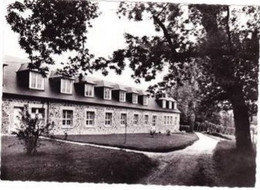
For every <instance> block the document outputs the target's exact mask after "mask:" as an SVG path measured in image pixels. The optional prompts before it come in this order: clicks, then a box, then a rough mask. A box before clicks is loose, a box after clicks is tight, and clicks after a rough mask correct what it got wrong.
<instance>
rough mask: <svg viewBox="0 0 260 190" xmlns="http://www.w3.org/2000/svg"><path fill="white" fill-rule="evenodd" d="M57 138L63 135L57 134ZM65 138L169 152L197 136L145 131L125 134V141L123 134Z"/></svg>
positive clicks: (185, 145)
mask: <svg viewBox="0 0 260 190" xmlns="http://www.w3.org/2000/svg"><path fill="white" fill-rule="evenodd" d="M58 138H63V137H62V136H58ZM67 140H71V141H76V142H87V143H92V144H98V145H106V146H113V147H119V148H128V149H133V150H141V151H149V152H170V151H174V150H180V149H183V148H185V147H187V146H189V145H191V144H193V143H194V142H195V141H196V140H198V137H197V135H196V134H194V133H175V134H172V135H171V136H167V135H166V134H157V135H155V136H154V137H151V135H150V134H148V133H147V134H127V137H126V143H125V135H124V134H109V135H69V136H68V137H67Z"/></svg>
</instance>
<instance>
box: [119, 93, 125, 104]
mask: <svg viewBox="0 0 260 190" xmlns="http://www.w3.org/2000/svg"><path fill="white" fill-rule="evenodd" d="M125 94H126V93H125V92H124V91H119V101H120V102H125Z"/></svg>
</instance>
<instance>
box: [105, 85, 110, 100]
mask: <svg viewBox="0 0 260 190" xmlns="http://www.w3.org/2000/svg"><path fill="white" fill-rule="evenodd" d="M104 99H105V100H111V89H110V88H106V87H105V88H104Z"/></svg>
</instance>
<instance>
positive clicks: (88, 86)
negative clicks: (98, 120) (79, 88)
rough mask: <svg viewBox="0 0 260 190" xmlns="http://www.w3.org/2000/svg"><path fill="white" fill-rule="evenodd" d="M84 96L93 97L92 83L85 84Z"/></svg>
mask: <svg viewBox="0 0 260 190" xmlns="http://www.w3.org/2000/svg"><path fill="white" fill-rule="evenodd" d="M85 96H87V97H94V85H93V84H85Z"/></svg>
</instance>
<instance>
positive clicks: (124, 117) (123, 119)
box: [120, 113, 127, 125]
mask: <svg viewBox="0 0 260 190" xmlns="http://www.w3.org/2000/svg"><path fill="white" fill-rule="evenodd" d="M126 119H127V118H126V113H121V120H120V124H121V125H126V122H127V120H126Z"/></svg>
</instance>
